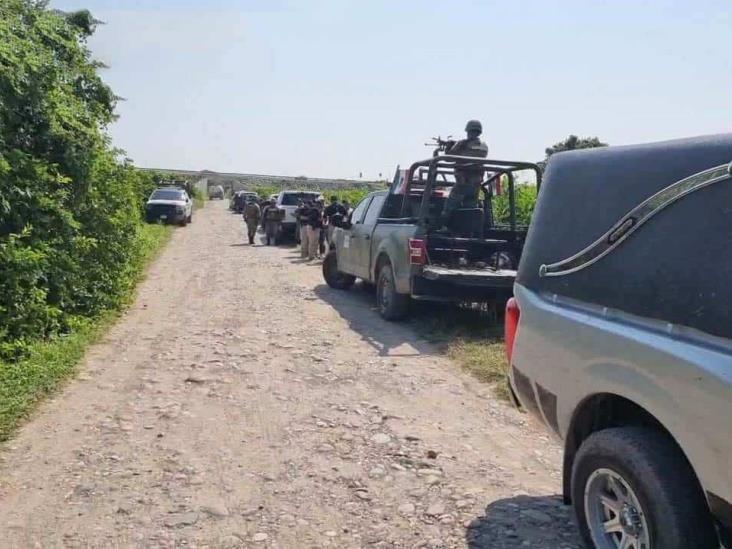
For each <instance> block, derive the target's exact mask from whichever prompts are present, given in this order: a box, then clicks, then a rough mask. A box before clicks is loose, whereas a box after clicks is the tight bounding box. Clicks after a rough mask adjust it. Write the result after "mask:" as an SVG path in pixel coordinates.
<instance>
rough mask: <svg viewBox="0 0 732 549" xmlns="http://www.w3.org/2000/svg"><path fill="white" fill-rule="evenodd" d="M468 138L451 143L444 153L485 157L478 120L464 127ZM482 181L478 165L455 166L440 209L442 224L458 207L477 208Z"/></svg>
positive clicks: (486, 150)
mask: <svg viewBox="0 0 732 549" xmlns="http://www.w3.org/2000/svg"><path fill="white" fill-rule="evenodd" d="M465 130H466V131H467V132H468V138H467V139H463V140H461V141H458V142H456V143H454V144H452V145H451V146H450V147H448V148H447V150H446V151H445V153H446V154H450V155H454V156H472V157H475V158H486V157H487V156H488V145H486V144H485V143H484V142H483V141H481V140H480V138H479V137H478V136H479V135H480V133H481V132H482V127H481V124H480V122H478V121H477V120H471V121H470V122H468V125H467V126H466V127H465ZM482 182H483V169H482V168H480V167H475V168H471V167H469V166H466V167H463V168H461V167H460V164H458V165H457V166H455V185H454V186H453V188H452V190H451V191H450V196H449V197H448V199H447V200H446V201H445V206H444V208H443V209H442V221H443V224H447V223H448V222H449V221H450V216H451V215H452V212H453V211H454V210H456V209H458V208H477V207H478V193H479V192H480V184H481V183H482Z"/></svg>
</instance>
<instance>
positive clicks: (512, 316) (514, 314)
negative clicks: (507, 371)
mask: <svg viewBox="0 0 732 549" xmlns="http://www.w3.org/2000/svg"><path fill="white" fill-rule="evenodd" d="M519 318H521V310H520V309H519V305H518V301H516V298H515V297H512V298H511V299H509V300H508V303H506V319H505V332H504V336H505V341H506V357H508V362H509V364H510V363H511V357H512V356H513V344H514V342H515V341H516V332H517V331H518V325H519Z"/></svg>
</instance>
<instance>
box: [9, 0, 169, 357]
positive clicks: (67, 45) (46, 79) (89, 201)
mask: <svg viewBox="0 0 732 549" xmlns="http://www.w3.org/2000/svg"><path fill="white" fill-rule="evenodd" d="M43 6H44V4H43V3H38V2H32V1H30V0H0V360H3V359H4V360H15V359H18V358H20V357H22V356H24V355H25V354H26V353H27V351H28V348H29V346H30V345H32V344H33V343H34V342H36V341H40V340H45V339H48V338H51V337H53V336H55V335H57V334H63V333H69V332H71V331H72V330H73V328H74V327H75V326H78V325H79V323H80V322H82V321H83V319H85V318H90V317H94V316H96V315H99V314H101V313H102V312H104V311H107V310H110V309H114V308H116V307H118V306H119V305H120V304H121V303H122V302H123V301H124V299H125V296H126V295H128V293H129V291H130V288H131V286H132V285H133V284H134V281H135V277H136V272H137V269H138V268H139V258H140V256H141V254H142V253H143V249H144V246H145V244H144V238H143V235H142V230H143V217H142V213H143V205H144V202H145V199H146V198H147V196H148V195H149V193H150V192H151V190H152V188H154V186H155V184H156V180H155V175H154V174H147V173H143V172H140V171H138V170H136V169H135V168H134V167H133V166H131V165H130V164H129V163H127V162H126V161H122V160H120V158H119V151H115V150H114V149H113V148H112V147H111V145H110V142H109V138H108V136H107V134H106V128H107V126H108V125H109V124H110V123H111V122H112V121H113V120H114V108H115V103H116V99H117V98H116V97H115V95H114V93H113V92H112V91H111V90H110V88H109V87H108V86H107V85H106V84H104V82H102V80H101V78H100V77H99V75H98V68H99V64H98V63H96V62H95V61H94V60H93V59H92V58H91V54H90V52H89V50H88V48H87V47H86V40H87V38H88V37H89V36H90V35H91V34H92V33H93V31H94V25H95V22H94V19H93V18H92V17H91V15H90V14H89V13H88V12H79V13H75V14H70V15H63V14H61V13H59V12H56V11H52V10H49V9H46V8H45V7H43Z"/></svg>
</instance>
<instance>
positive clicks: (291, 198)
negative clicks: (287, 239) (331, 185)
mask: <svg viewBox="0 0 732 549" xmlns="http://www.w3.org/2000/svg"><path fill="white" fill-rule="evenodd" d="M321 198H323V195H322V194H321V193H319V192H316V191H282V192H281V193H280V194H278V195H277V201H276V204H277V207H278V208H279V209H281V210H283V211H284V212H285V214H284V218H283V219H282V223H281V233H282V234H287V235H291V236H294V237H295V240H299V237H300V235H299V234H298V231H297V226H298V223H297V219H295V210H296V209H297V204H298V202H300V201H301V200H302V201H304V202H307V201H308V200H320V199H321Z"/></svg>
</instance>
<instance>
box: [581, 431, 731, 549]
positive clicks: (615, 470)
mask: <svg viewBox="0 0 732 549" xmlns="http://www.w3.org/2000/svg"><path fill="white" fill-rule="evenodd" d="M572 501H573V503H574V509H575V514H576V516H577V523H578V525H579V528H580V532H581V534H582V537H583V538H584V540H585V543H587V546H588V547H596V548H597V549H606V548H608V549H609V548H613V549H614V548H616V547H621V546H622V547H625V546H626V545H623V543H621V541H622V540H623V538H628V539H627V540H626V543H628V545H627V546H629V547H638V548H643V547H644V548H645V549H683V548H688V547H695V548H697V549H717V548H718V547H719V540H718V539H717V535H716V532H715V528H714V524H713V521H712V517H711V515H710V513H709V510H708V508H707V503H706V500H705V498H704V495H703V492H702V489H701V487H700V485H699V482H698V481H697V478H696V476H695V475H694V473H693V471H692V469H691V466H690V465H689V463H688V462H687V461H686V458H685V457H684V455H683V454H682V452H681V450H679V448H678V447H677V446H676V444H675V443H674V442H673V440H671V439H670V438H669V437H668V436H667V435H665V434H663V433H660V432H658V431H654V430H651V429H648V428H644V427H620V428H612V429H605V430H602V431H598V432H596V433H594V434H592V435H590V436H589V437H588V438H587V440H585V441H584V442H583V443H582V446H580V449H579V451H578V452H577V456H576V458H575V461H574V465H573V467H572ZM608 530H610V532H608ZM633 541H634V542H635V543H632V542H633Z"/></svg>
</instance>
